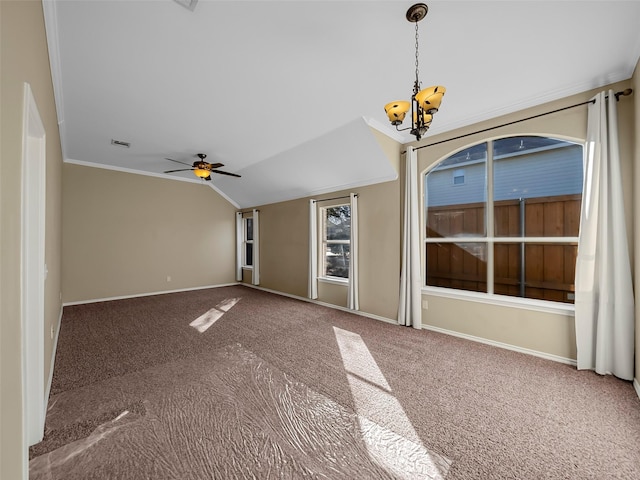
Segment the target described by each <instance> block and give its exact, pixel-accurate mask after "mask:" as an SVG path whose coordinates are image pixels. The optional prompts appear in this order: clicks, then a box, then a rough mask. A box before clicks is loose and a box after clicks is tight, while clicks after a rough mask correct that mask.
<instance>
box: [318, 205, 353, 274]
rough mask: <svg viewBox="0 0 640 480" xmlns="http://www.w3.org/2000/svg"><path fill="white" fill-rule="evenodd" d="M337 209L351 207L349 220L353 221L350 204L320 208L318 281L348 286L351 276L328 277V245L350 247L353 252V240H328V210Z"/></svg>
mask: <svg viewBox="0 0 640 480" xmlns="http://www.w3.org/2000/svg"><path fill="white" fill-rule="evenodd" d="M336 207H349V219H351V204H350V203H348V202H347V203H336V204H332V205H325V206H321V207H318V209H319V213H320V215H319V216H318V217H319V218H318V223H319V224H320V225H319V228H318V280H319V281H322V282H325V283H333V284H337V285H346V284H348V283H349V276H348V272H347V277H336V276H332V275H327V274H326V271H327V262H326V258H327V257H326V255H325V251H326V246H327V245H328V244H335V245H349V251H351V239H350V238H349V239H347V240H328V239H327V210H329V209H330V208H336Z"/></svg>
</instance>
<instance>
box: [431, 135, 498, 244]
mask: <svg viewBox="0 0 640 480" xmlns="http://www.w3.org/2000/svg"><path fill="white" fill-rule="evenodd" d="M461 167H464V169H461ZM461 172H463V173H462V176H461ZM486 199H487V144H486V143H483V144H480V145H474V146H473V147H470V148H467V149H465V150H462V151H460V152H458V153H456V154H454V155H452V156H450V157H449V158H447V159H446V160H444V161H442V162H441V163H440V164H439V165H438V166H437V167H436V168H434V169H433V170H431V171H430V172H429V173H428V174H427V175H426V176H425V202H426V205H425V207H426V209H425V218H426V223H427V224H426V228H427V231H426V236H427V238H434V237H465V236H484V235H485V234H486V225H485V222H486V220H485V216H486V215H485V209H486V206H485V204H486Z"/></svg>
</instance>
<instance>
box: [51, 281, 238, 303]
mask: <svg viewBox="0 0 640 480" xmlns="http://www.w3.org/2000/svg"><path fill="white" fill-rule="evenodd" d="M233 285H239V283H238V282H232V283H221V284H219V285H206V286H204V287H190V288H178V289H176V290H163V291H161V292H148V293H135V294H133V295H120V296H117V297H105V298H94V299H90V300H80V301H77V302H65V303H63V304H62V306H63V307H69V306H71V305H84V304H87V303H98V302H110V301H112V300H126V299H127V298H138V297H151V296H153V295H164V294H165V293H180V292H191V291H194V290H206V289H208V288H220V287H231V286H233Z"/></svg>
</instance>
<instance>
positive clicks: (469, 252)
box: [426, 242, 487, 292]
mask: <svg viewBox="0 0 640 480" xmlns="http://www.w3.org/2000/svg"><path fill="white" fill-rule="evenodd" d="M426 257H427V268H426V271H427V285H430V286H434V287H448V288H457V289H460V290H471V291H474V292H486V291H487V244H486V243H445V242H442V243H427V255H426Z"/></svg>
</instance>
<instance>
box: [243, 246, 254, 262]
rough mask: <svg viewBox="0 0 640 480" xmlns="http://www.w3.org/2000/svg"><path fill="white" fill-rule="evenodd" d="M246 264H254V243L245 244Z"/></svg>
mask: <svg viewBox="0 0 640 480" xmlns="http://www.w3.org/2000/svg"><path fill="white" fill-rule="evenodd" d="M244 247H245V248H244V264H245V265H248V266H252V265H253V243H245V244H244Z"/></svg>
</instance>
